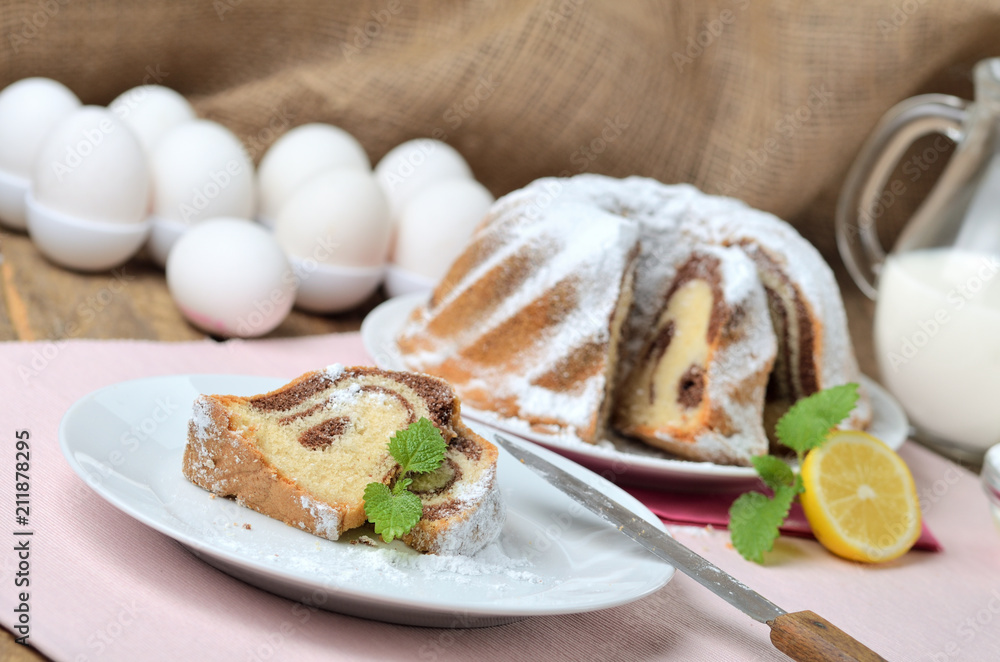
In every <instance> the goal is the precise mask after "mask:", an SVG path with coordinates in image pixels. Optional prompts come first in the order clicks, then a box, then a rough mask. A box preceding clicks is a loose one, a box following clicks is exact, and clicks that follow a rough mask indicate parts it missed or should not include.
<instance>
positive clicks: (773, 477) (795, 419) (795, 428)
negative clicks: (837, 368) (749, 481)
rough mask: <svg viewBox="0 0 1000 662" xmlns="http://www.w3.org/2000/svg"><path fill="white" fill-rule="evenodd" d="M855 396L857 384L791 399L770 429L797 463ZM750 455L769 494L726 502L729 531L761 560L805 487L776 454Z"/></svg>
mask: <svg viewBox="0 0 1000 662" xmlns="http://www.w3.org/2000/svg"><path fill="white" fill-rule="evenodd" d="M857 402H858V385H857V384H853V383H852V384H844V385H842V386H834V387H831V388H828V389H824V390H822V391H819V392H818V393H813V394H812V395H810V396H809V397H807V398H802V399H801V400H799V401H798V402H796V403H795V404H794V405H792V406H791V407H790V408H789V409H788V411H787V412H785V415H784V416H782V417H781V419H780V420H779V421H778V424H777V425H776V426H775V428H774V432H775V434H776V435H777V437H778V441H780V442H781V443H782V444H784V445H785V446H788V447H789V448H791V449H792V450H794V451H795V453H796V455H797V456H798V459H799V466H801V465H802V461H803V460H804V459H805V454H806V453H807V452H808V451H810V450H812V449H814V448H818V447H819V446H820V445H822V444H823V442H824V441H826V438H827V437H828V436H829V435H830V430H832V429H833V428H834V427H836V426H837V425H838V424H840V422H841V421H843V420H844V419H845V418H847V417H848V416H849V415H850V413H851V411H853V410H854V405H856V404H857ZM751 461H752V462H753V466H754V468H755V469H756V470H757V474H758V475H759V476H760V478H761V480H763V481H764V484H765V485H767V486H768V487H769V488H771V490H773V491H774V496H773V497H769V496H767V495H765V494H761V493H760V492H747V493H745V494H741V495H740V496H739V498H738V499H736V500H735V501H734V502H733V505H732V506H730V507H729V533H730V537H731V538H732V541H733V547H735V548H736V551H738V552H739V553H740V554H741V555H742V556H743V558H745V559H747V560H749V561H754V562H756V563H763V561H764V552H769V551H771V549H772V548H773V547H774V541H775V540H776V539H777V538H778V535H779V531H778V529H779V527H780V526H781V525H782V524H783V523H784V522H785V519H787V517H788V511H789V510H790V509H791V507H792V502H793V501H794V500H795V497H796V496H797V495H799V494H801V493H802V492H804V491H805V488H804V487H803V485H802V478H801V476H799V475H797V474H796V473H795V472H794V471H792V468H791V466H789V465H788V463H787V462H785V461H784V460H782V459H781V458H778V457H775V456H773V455H758V456H756V457H753V458H751Z"/></svg>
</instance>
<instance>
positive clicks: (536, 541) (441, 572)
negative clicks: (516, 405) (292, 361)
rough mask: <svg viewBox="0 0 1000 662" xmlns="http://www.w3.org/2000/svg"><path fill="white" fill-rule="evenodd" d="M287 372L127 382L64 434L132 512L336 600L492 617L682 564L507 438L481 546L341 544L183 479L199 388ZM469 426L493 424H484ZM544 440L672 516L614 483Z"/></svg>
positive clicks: (368, 614) (266, 381)
mask: <svg viewBox="0 0 1000 662" xmlns="http://www.w3.org/2000/svg"><path fill="white" fill-rule="evenodd" d="M289 377H291V376H289ZM285 381H287V380H282V379H270V378H262V377H242V376H232V375H229V376H226V375H178V376H165V377H154V378H149V379H140V380H135V381H130V382H123V383H121V384H116V385H113V386H109V387H107V388H104V389H101V390H99V391H96V392H94V393H91V394H90V395H88V396H86V397H84V398H82V399H81V400H79V401H78V402H77V403H75V404H74V405H73V406H72V407H71V408H70V409H69V410H68V411H67V412H66V415H65V416H64V417H63V420H62V423H61V425H60V428H59V443H60V445H61V447H62V450H63V454H64V455H65V456H66V459H67V460H68V461H69V464H70V466H72V467H73V470H74V471H76V473H77V474H79V475H80V477H81V478H83V480H85V481H86V482H87V484H88V485H90V486H91V487H92V488H93V489H94V490H95V491H96V492H97V493H98V494H99V495H100V496H101V497H103V498H104V499H106V500H107V501H108V502H110V503H111V504H112V505H114V506H116V507H117V508H119V509H120V510H122V511H123V512H125V513H127V514H128V515H131V516H132V517H134V518H135V519H137V520H139V521H140V522H142V523H143V524H146V525H148V526H151V527H153V528H154V529H156V530H157V531H160V532H161V533H164V534H166V535H168V536H170V537H171V538H174V539H175V540H177V541H179V542H180V543H181V544H183V545H185V546H186V547H188V548H189V549H190V550H191V551H192V552H193V553H195V554H196V555H197V556H198V557H200V558H202V559H203V560H204V561H206V562H207V563H210V564H211V565H213V566H215V567H217V568H219V569H220V570H222V571H224V572H226V573H229V574H230V575H232V576H234V577H237V578H239V579H242V580H243V581H245V582H247V583H249V584H253V585H255V586H258V587H260V588H263V589H265V590H267V591H270V592H272V593H276V594H278V595H282V596H285V597H288V598H291V599H293V600H298V601H300V602H304V603H306V604H308V605H311V606H315V607H319V608H323V609H328V610H330V611H337V612H342V613H347V614H352V615H355V616H361V617H364V618H372V619H376V620H381V621H388V622H392V623H402V624H407V625H426V626H435V627H475V626H482V625H495V624H499V623H505V622H510V621H514V620H518V619H521V618H525V617H527V616H538V615H548V614H567V613H577V612H584V611H592V610H596V609H604V608H607V607H613V606H616V605H621V604H625V603H628V602H631V601H633V600H637V599H639V598H642V597H643V596H646V595H648V594H650V593H652V592H654V591H656V590H657V589H659V588H660V587H662V586H663V585H664V584H666V583H667V582H668V581H670V578H671V577H672V576H673V573H674V569H673V568H672V567H670V566H669V565H666V564H664V563H662V562H660V561H657V560H655V559H654V558H653V557H651V556H650V555H649V554H647V553H646V552H645V551H643V550H642V549H641V548H640V547H638V546H637V545H636V544H635V543H633V542H632V541H630V540H628V539H627V538H625V537H624V536H622V535H621V534H620V533H618V532H617V531H616V530H615V529H614V527H612V526H610V525H608V524H607V523H605V522H604V521H603V520H601V519H599V518H598V517H597V516H595V515H593V514H591V513H590V512H588V511H585V510H583V508H581V507H580V506H578V505H577V504H576V503H575V502H573V501H572V500H570V499H569V498H568V497H567V496H565V495H564V494H563V493H562V492H559V491H558V490H556V489H555V488H554V487H552V486H551V485H549V484H548V483H546V482H544V481H543V480H542V479H541V478H539V477H538V476H536V475H535V474H534V473H532V472H531V471H530V470H529V469H527V468H525V467H524V466H522V465H521V464H520V463H519V462H517V461H515V460H514V459H513V458H512V457H511V456H510V455H508V454H507V453H506V452H504V451H503V450H502V449H501V453H500V464H499V467H498V469H497V476H498V480H499V481H500V487H501V490H502V493H503V496H504V499H505V501H506V504H507V519H506V522H505V524H504V528H503V531H502V533H501V535H500V537H499V539H498V541H497V542H496V543H494V544H493V545H491V546H489V547H487V548H486V549H485V550H483V552H480V553H479V554H477V555H476V556H475V557H471V558H467V557H449V556H434V555H423V554H418V553H417V552H415V551H413V550H411V549H409V548H408V547H406V546H404V545H403V544H402V543H400V542H398V541H395V542H393V543H392V544H391V545H384V544H382V543H381V541H379V542H378V547H377V548H372V547H368V546H366V545H362V544H351V543H350V539H352V538H356V537H357V536H358V535H359V534H355V535H354V536H346V539H345V538H342V539H341V540H339V541H337V542H331V541H329V540H325V539H322V538H318V537H316V536H313V535H310V534H308V533H305V532H303V531H299V530H298V529H295V528H293V527H290V526H287V525H286V524H283V523H282V522H279V521H277V520H273V519H271V518H269V517H265V516H263V515H260V514H259V513H256V512H254V511H252V510H249V509H247V508H243V507H240V506H238V505H236V504H235V503H234V502H233V501H230V500H228V499H214V498H212V497H211V495H210V494H209V493H208V492H206V491H205V490H203V489H201V488H199V487H196V486H195V485H193V484H191V483H189V482H188V481H187V480H185V479H184V477H183V476H182V474H181V458H182V454H183V450H184V444H185V442H186V439H187V421H188V419H189V417H190V412H191V403H192V401H193V400H194V398H195V397H196V396H197V395H198V394H199V393H231V394H238V395H251V394H255V393H262V392H266V391H269V390H272V389H274V388H276V387H278V386H280V385H281V384H282V383H284V382H285ZM471 427H473V429H476V430H477V431H478V432H479V433H480V434H483V435H484V436H486V437H487V438H490V436H491V435H492V430H491V429H489V428H487V427H486V426H483V425H477V424H475V423H473V424H472V425H471ZM536 450H537V452H539V453H542V454H543V455H545V456H546V457H547V458H548V459H550V460H551V461H552V462H554V463H556V464H558V465H559V466H561V467H563V468H564V469H566V470H567V471H569V472H570V473H573V474H575V475H577V476H580V477H583V478H585V479H588V480H590V481H591V482H593V484H594V485H595V486H597V487H598V489H600V490H601V491H603V492H605V493H606V494H607V495H608V496H611V497H612V498H614V499H616V500H618V501H619V502H620V503H622V504H624V505H626V506H629V507H631V508H632V509H633V510H635V512H637V513H639V514H640V515H641V516H642V517H643V518H645V519H647V520H648V521H649V522H650V524H651V525H653V526H656V527H658V528H660V529H662V528H663V525H662V524H661V523H660V521H659V519H657V517H656V516H655V515H653V514H652V513H651V512H650V511H649V510H648V509H646V508H645V507H644V506H643V505H642V504H640V503H639V502H638V501H636V500H635V499H634V498H632V497H631V496H629V495H628V494H626V493H625V492H623V491H621V490H620V489H619V488H617V487H615V486H614V485H612V484H611V483H608V482H607V481H605V480H604V479H602V478H600V477H598V476H594V475H593V474H591V473H590V472H589V471H587V470H586V469H583V468H581V467H579V466H577V465H574V464H573V463H572V462H569V461H567V460H565V459H564V458H561V457H559V456H557V455H555V454H554V453H551V452H549V451H546V450H545V449H536ZM588 477H589V478H588ZM244 525H249V528H247V527H245V526H244ZM362 532H364V530H362ZM367 533H368V534H369V535H371V537H373V538H374V537H375V535H374V533H372V532H371V531H370V530H369V531H367Z"/></svg>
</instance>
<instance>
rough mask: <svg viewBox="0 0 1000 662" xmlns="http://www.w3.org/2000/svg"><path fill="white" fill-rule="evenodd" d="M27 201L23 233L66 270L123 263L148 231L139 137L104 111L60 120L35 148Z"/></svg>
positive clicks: (91, 110)
mask: <svg viewBox="0 0 1000 662" xmlns="http://www.w3.org/2000/svg"><path fill="white" fill-rule="evenodd" d="M32 180H33V181H32V186H31V189H30V190H29V192H28V195H27V197H26V199H25V203H26V205H25V207H26V220H27V228H28V234H29V235H30V236H31V239H32V240H33V241H34V242H35V245H36V246H37V247H38V250H40V251H41V252H42V253H43V254H44V255H45V256H46V257H48V258H49V259H50V260H52V261H53V262H55V263H57V264H60V265H62V266H65V267H69V268H71V269H80V270H85V271H103V270H105V269H110V268H111V267H114V266H116V265H119V264H122V263H124V262H125V261H126V260H128V258H129V257H131V256H132V255H133V254H135V252H136V251H138V250H139V248H140V247H141V246H142V243H143V241H145V239H146V236H147V234H148V232H149V224H148V223H147V222H146V210H147V204H148V201H149V186H150V177H149V168H148V166H147V165H146V159H145V157H144V155H143V152H142V148H141V147H140V146H139V141H138V139H137V138H136V137H135V136H133V135H132V132H131V131H129V129H128V127H126V126H125V125H124V124H122V123H121V121H119V120H118V118H116V117H115V116H114V114H112V113H111V111H109V110H107V109H105V108H98V107H97V106H84V107H82V108H79V109H78V110H76V111H74V112H73V113H71V114H70V115H69V116H68V117H66V118H65V119H63V120H62V121H60V122H59V123H58V124H57V125H56V126H55V128H54V129H53V130H52V133H51V135H50V136H49V137H48V139H47V140H46V141H45V143H44V144H43V145H42V148H41V149H40V150H39V153H38V159H37V161H36V162H35V170H34V176H33V178H32Z"/></svg>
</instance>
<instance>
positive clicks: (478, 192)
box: [393, 179, 493, 281]
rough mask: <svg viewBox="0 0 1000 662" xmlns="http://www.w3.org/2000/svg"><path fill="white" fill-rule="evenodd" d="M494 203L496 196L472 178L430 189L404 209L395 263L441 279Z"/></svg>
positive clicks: (431, 277)
mask: <svg viewBox="0 0 1000 662" xmlns="http://www.w3.org/2000/svg"><path fill="white" fill-rule="evenodd" d="M492 204H493V195H492V194H491V193H490V192H489V191H488V190H486V187H485V186H483V185H482V184H480V183H479V182H477V181H474V180H471V179H453V180H450V181H444V182H441V183H439V184H436V185H434V186H431V187H430V188H428V189H427V190H426V191H424V192H423V193H421V194H420V195H418V196H416V197H415V198H413V199H412V200H411V201H410V203H409V204H407V205H406V207H405V208H404V209H403V213H402V215H401V216H400V219H399V225H398V227H397V228H396V243H395V248H394V252H393V253H394V254H393V262H394V263H395V264H397V265H398V266H400V267H402V268H403V269H406V270H408V271H412V272H414V273H416V274H419V275H421V276H425V277H427V278H430V279H432V280H435V281H437V280H439V279H440V278H441V277H442V276H444V275H445V272H447V270H448V267H450V266H451V263H452V262H454V261H455V259H456V258H457V257H458V256H459V255H460V254H461V253H462V251H463V250H464V249H465V246H466V244H467V243H468V242H469V238H470V237H472V232H473V230H475V228H476V226H477V225H478V224H479V222H480V221H481V220H483V217H484V216H485V215H486V212H487V211H489V208H490V205H492Z"/></svg>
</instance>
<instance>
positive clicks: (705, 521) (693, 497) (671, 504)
mask: <svg viewBox="0 0 1000 662" xmlns="http://www.w3.org/2000/svg"><path fill="white" fill-rule="evenodd" d="M622 487H623V489H625V491H627V492H628V493H629V494H631V495H632V496H634V497H635V498H636V499H638V500H639V501H641V502H642V503H643V504H645V506H646V507H647V508H649V509H650V510H652V511H653V512H654V513H655V514H656V516H657V517H659V518H660V519H661V520H663V521H664V522H665V523H667V524H682V525H688V526H705V525H711V526H714V527H718V528H723V529H724V528H726V527H728V526H729V506H731V505H732V503H733V501H734V500H735V499H736V497H737V496H739V493H737V492H725V493H717V492H712V493H699V494H688V493H674V492H656V491H653V490H646V489H641V488H638V487H628V486H625V485H623V486H622ZM781 533H782V534H784V535H788V536H796V537H798V538H815V536H814V535H813V533H812V529H811V528H810V527H809V522H808V521H807V520H806V515H805V513H804V512H802V506H800V505H799V504H798V503H794V504H792V511H791V513H790V514H789V515H788V519H787V520H785V524H784V526H782V527H781ZM913 548H914V549H923V550H927V551H930V552H940V551H942V550H943V549H944V548H943V547H942V546H941V543H939V542H938V540H937V538H935V537H934V534H933V533H931V531H930V529H928V528H927V524H924V525H923V530H922V531H921V532H920V537H919V538H918V539H917V542H916V544H914V546H913Z"/></svg>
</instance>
